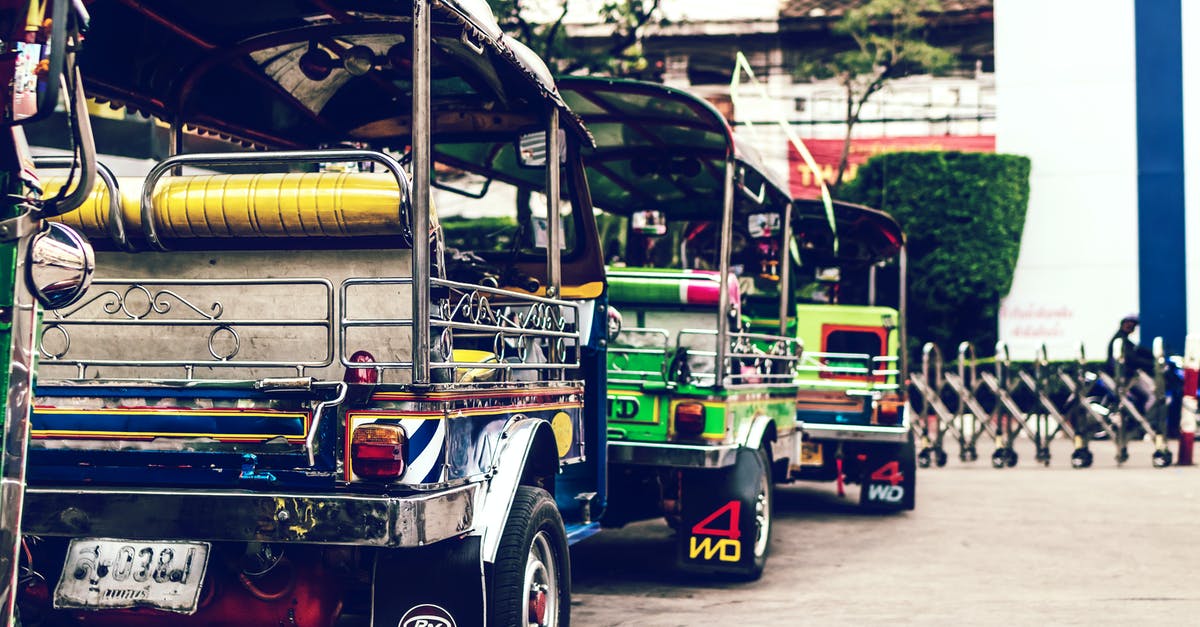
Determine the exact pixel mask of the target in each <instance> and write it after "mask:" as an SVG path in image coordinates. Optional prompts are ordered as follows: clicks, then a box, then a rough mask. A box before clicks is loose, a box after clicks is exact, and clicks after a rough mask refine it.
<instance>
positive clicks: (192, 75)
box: [79, 0, 586, 149]
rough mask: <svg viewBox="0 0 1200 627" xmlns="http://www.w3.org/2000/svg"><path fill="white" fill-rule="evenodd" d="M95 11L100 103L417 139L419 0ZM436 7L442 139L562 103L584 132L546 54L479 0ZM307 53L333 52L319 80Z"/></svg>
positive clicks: (130, 4) (93, 54)
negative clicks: (360, 63) (513, 34)
mask: <svg viewBox="0 0 1200 627" xmlns="http://www.w3.org/2000/svg"><path fill="white" fill-rule="evenodd" d="M420 1H425V0H420ZM88 10H89V11H90V13H91V16H92V20H91V29H90V32H89V34H88V37H87V40H86V42H85V44H84V48H83V50H82V52H81V53H80V55H79V59H80V61H79V62H80V66H81V69H82V73H83V76H84V82H85V85H86V87H87V90H88V92H89V94H90V95H92V96H94V97H96V98H98V99H101V100H109V101H114V102H116V103H118V104H123V105H127V106H129V107H131V108H133V109H136V110H138V111H141V112H144V113H148V114H153V115H156V116H159V117H161V118H163V119H165V120H169V121H177V120H181V121H183V122H185V123H187V124H189V125H192V126H196V127H199V128H201V129H207V130H211V131H215V132H218V133H220V134H223V135H229V136H232V137H235V138H238V139H241V140H247V141H252V142H256V143H259V144H264V145H268V146H273V147H315V146H318V145H321V144H333V143H341V142H347V141H355V142H365V143H368V144H370V145H372V146H374V147H391V148H397V149H403V148H404V147H405V146H407V145H408V143H409V125H410V113H411V112H410V109H411V103H412V90H411V88H412V64H411V55H412V49H411V46H412V28H411V16H412V0H366V1H363V0H353V1H352V0H253V1H247V0H205V1H203V2H180V1H178V0H96V1H95V2H92V3H90V4H89V5H88ZM431 15H432V19H433V24H432V33H433V38H434V44H433V46H432V58H433V63H432V68H431V70H432V90H433V93H432V101H433V110H434V122H433V123H434V133H435V135H439V134H441V135H445V134H455V133H468V134H479V133H487V132H491V131H506V132H511V131H513V130H518V129H524V128H528V127H539V126H541V122H540V121H541V120H542V119H543V118H544V115H543V113H542V112H543V111H546V110H548V108H549V107H558V108H559V109H560V110H562V111H563V113H564V115H563V116H562V120H563V122H562V124H563V126H564V127H566V128H568V129H571V130H572V131H573V132H576V133H579V134H581V135H584V136H586V131H585V130H584V129H583V127H582V125H581V124H580V123H579V121H578V119H577V118H575V117H574V116H573V115H571V114H570V111H569V110H568V109H566V106H565V104H564V103H563V101H562V99H561V98H560V97H559V95H558V92H557V90H556V89H555V86H554V80H553V78H552V77H551V75H550V73H549V71H548V70H547V68H546V66H545V64H544V63H543V62H542V61H541V59H539V58H538V57H537V56H536V55H535V54H533V53H532V52H531V51H530V50H529V49H528V48H526V47H525V46H524V45H522V44H520V43H519V42H516V41H515V40H512V39H510V38H509V37H507V36H505V35H504V34H503V33H502V32H501V30H500V28H499V26H498V25H497V23H496V19H495V17H494V16H493V15H492V13H491V10H490V9H489V8H488V5H487V3H486V2H485V1H484V0H440V1H439V2H437V3H434V4H433V6H432V12H431ZM357 46H366V47H367V48H369V49H370V50H371V52H372V54H373V59H372V60H371V64H372V69H371V70H370V71H368V72H366V73H365V74H363V75H361V76H356V75H353V74H351V72H349V71H348V70H347V69H346V67H345V66H344V65H343V60H344V59H345V58H347V57H351V56H353V55H352V49H353V48H355V47H357ZM361 50H362V49H361V48H358V51H359V52H361ZM310 51H314V52H315V54H314V55H313V58H318V59H320V58H324V59H330V60H332V63H327V64H326V65H327V66H329V70H328V75H327V76H325V77H324V78H323V79H320V80H314V79H312V78H309V77H308V75H306V74H305V73H304V72H302V70H301V63H300V60H301V57H302V56H304V55H305V53H308V52H310Z"/></svg>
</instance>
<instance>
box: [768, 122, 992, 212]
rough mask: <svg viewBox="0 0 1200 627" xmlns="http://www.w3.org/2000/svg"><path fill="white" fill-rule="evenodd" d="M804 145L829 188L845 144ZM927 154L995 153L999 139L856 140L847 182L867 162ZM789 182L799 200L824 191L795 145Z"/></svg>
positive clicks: (833, 141)
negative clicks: (909, 153)
mask: <svg viewBox="0 0 1200 627" xmlns="http://www.w3.org/2000/svg"><path fill="white" fill-rule="evenodd" d="M804 145H805V146H807V147H808V151H809V152H811V153H812V156H813V159H814V160H816V162H817V165H819V166H820V168H821V175H822V176H824V177H825V181H826V183H828V184H832V183H833V181H834V179H835V177H837V166H838V161H839V160H841V158H842V140H840V139H806V140H804ZM927 150H959V151H963V152H995V151H996V136H995V135H932V136H927V137H878V138H874V139H857V138H856V139H855V140H854V141H853V142H851V144H850V157H849V160H848V163H847V165H846V174H845V175H844V176H843V177H842V180H843V181H849V180H851V179H853V178H854V176H855V175H856V174H858V166H860V165H862V164H864V163H866V162H867V159H870V158H871V157H873V156H875V155H877V154H880V153H884V152H900V151H927ZM788 170H789V174H788V182H789V183H790V184H791V187H792V195H793V196H794V197H796V198H818V197H820V195H821V189H820V187H818V186H817V181H816V177H814V176H813V173H812V171H811V170H810V169H809V168H808V165H806V164H805V163H804V159H803V158H801V157H800V153H799V152H798V151H797V150H796V148H795V147H794V146H792V145H790V144H789V145H788Z"/></svg>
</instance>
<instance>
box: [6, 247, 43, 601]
mask: <svg viewBox="0 0 1200 627" xmlns="http://www.w3.org/2000/svg"><path fill="white" fill-rule="evenodd" d="M30 239H32V234H29V235H25V236H23V237H21V239H20V240H18V241H17V242H16V243H15V245H16V247H17V251H16V273H15V275H14V276H13V304H12V308H11V309H8V311H5V312H3V314H2V315H3V316H4V317H9V318H10V322H11V324H12V327H11V329H12V344H11V350H10V355H9V356H10V361H9V372H8V390H7V391H6V393H7V397H6V399H5V400H6V402H5V404H4V462H3V477H0V617H4V618H5V619H7V620H8V621H9V622H5V623H4V624H5V625H9V624H11V621H12V616H13V612H14V611H15V608H16V602H17V565H18V563H19V561H20V554H21V514H22V511H23V509H24V500H25V455H26V451H27V448H28V444H29V405H30V396H32V394H33V372H32V364H33V350H34V348H33V347H34V329H35V328H36V326H37V324H36V311H37V310H36V307H35V305H34V302H33V296H32V295H30V293H29V289H28V287H27V285H26V282H25V272H26V270H25V253H26V251H28V250H29V242H30Z"/></svg>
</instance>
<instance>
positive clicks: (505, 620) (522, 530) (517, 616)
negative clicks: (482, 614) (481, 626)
mask: <svg viewBox="0 0 1200 627" xmlns="http://www.w3.org/2000/svg"><path fill="white" fill-rule="evenodd" d="M570 573H571V562H570V554H569V553H568V551H567V533H566V531H565V530H564V528H563V521H562V516H561V515H560V514H559V513H558V506H557V505H555V504H554V499H553V498H551V496H550V494H548V493H547V492H546V491H545V490H542V489H541V488H534V487H530V486H520V487H518V488H517V494H516V496H514V497H513V503H512V508H511V509H509V512H508V520H507V521H506V522H505V524H504V534H503V535H502V536H501V537H500V548H499V550H498V551H497V553H496V563H495V564H494V565H493V568H492V576H491V580H490V581H489V582H488V615H487V622H488V625H489V627H511V626H514V625H517V626H523V625H546V626H554V627H568V626H569V625H570V623H571V574H570ZM537 587H542V588H543V589H542V590H541V593H542V595H543V596H542V601H543V602H544V607H545V608H546V609H545V612H544V621H543V622H537V621H535V620H533V619H532V618H531V614H533V611H534V610H533V608H532V607H531V606H532V605H533V603H531V602H532V601H534V598H533V597H534V595H535V594H536V590H535V589H536V588H537Z"/></svg>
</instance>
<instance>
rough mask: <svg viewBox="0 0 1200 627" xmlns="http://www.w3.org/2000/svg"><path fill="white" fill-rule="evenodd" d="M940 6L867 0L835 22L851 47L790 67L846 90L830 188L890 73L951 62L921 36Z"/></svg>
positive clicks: (918, 0) (923, 0) (934, 1)
mask: <svg viewBox="0 0 1200 627" xmlns="http://www.w3.org/2000/svg"><path fill="white" fill-rule="evenodd" d="M940 8H941V7H940V3H939V2H938V0H870V1H869V2H867V3H866V4H864V5H862V6H860V7H858V8H855V9H850V10H848V11H846V13H845V14H844V15H843V16H842V18H841V19H839V20H838V21H837V22H836V23H835V24H834V25H833V31H834V32H835V33H838V34H840V35H844V36H846V37H849V38H850V39H852V40H853V42H854V44H855V45H854V47H853V48H851V49H849V50H844V51H842V52H838V53H835V54H833V55H831V56H829V57H828V58H824V59H818V60H813V61H809V62H806V63H802V64H800V65H799V66H797V67H796V69H795V70H794V74H795V75H796V76H797V77H800V78H807V79H830V78H836V79H837V80H838V82H839V83H841V85H842V87H843V88H844V89H845V94H846V141H845V142H844V143H843V145H842V156H841V159H840V160H839V162H838V169H837V178H836V179H835V181H834V183H833V187H835V188H837V187H840V186H841V184H842V177H843V175H844V174H845V172H846V166H847V163H848V161H849V157H850V142H851V136H852V133H853V132H854V125H855V124H857V123H858V121H859V119H860V117H861V115H862V110H863V105H865V104H866V103H867V101H868V100H869V99H870V98H871V96H873V95H874V94H875V93H876V92H878V91H879V90H880V89H882V88H883V87H884V85H886V84H887V82H888V81H890V80H892V79H894V78H901V77H904V76H909V75H912V74H926V73H930V72H937V71H940V70H944V69H946V68H948V67H949V66H951V65H952V64H953V63H954V62H955V57H954V54H953V53H952V52H950V51H949V50H946V49H943V48H938V47H936V46H933V45H931V44H929V43H927V42H926V41H925V39H924V35H925V30H926V26H927V24H928V20H927V18H926V15H928V14H929V13H932V12H937V11H939V10H940Z"/></svg>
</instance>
